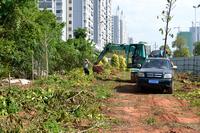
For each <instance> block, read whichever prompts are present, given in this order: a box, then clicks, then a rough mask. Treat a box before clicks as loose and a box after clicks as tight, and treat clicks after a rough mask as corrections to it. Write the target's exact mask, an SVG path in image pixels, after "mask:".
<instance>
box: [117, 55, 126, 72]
mask: <svg viewBox="0 0 200 133" xmlns="http://www.w3.org/2000/svg"><path fill="white" fill-rule="evenodd" d="M119 68H120V69H121V70H126V59H125V58H124V57H123V56H119Z"/></svg>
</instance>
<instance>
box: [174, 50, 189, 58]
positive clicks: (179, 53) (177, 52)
mask: <svg viewBox="0 0 200 133" xmlns="http://www.w3.org/2000/svg"><path fill="white" fill-rule="evenodd" d="M173 56H174V57H189V56H190V52H189V49H188V48H182V49H180V50H175V51H174V55H173Z"/></svg>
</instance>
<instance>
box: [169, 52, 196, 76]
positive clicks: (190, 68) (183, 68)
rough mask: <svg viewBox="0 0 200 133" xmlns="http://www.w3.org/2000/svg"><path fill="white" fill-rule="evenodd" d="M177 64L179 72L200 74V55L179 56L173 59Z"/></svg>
mask: <svg viewBox="0 0 200 133" xmlns="http://www.w3.org/2000/svg"><path fill="white" fill-rule="evenodd" d="M171 60H172V61H173V63H174V65H176V66H177V67H178V68H177V71H179V72H192V73H194V74H198V75H199V74H200V56H194V57H189V58H186V57H179V58H172V59H171Z"/></svg>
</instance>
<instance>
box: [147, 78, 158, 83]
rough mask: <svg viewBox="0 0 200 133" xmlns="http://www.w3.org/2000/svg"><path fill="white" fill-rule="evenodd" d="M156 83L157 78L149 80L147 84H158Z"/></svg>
mask: <svg viewBox="0 0 200 133" xmlns="http://www.w3.org/2000/svg"><path fill="white" fill-rule="evenodd" d="M158 83H159V81H158V80H154V79H151V80H149V84H158Z"/></svg>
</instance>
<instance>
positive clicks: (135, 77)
mask: <svg viewBox="0 0 200 133" xmlns="http://www.w3.org/2000/svg"><path fill="white" fill-rule="evenodd" d="M131 82H132V83H136V82H137V74H135V73H131Z"/></svg>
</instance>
